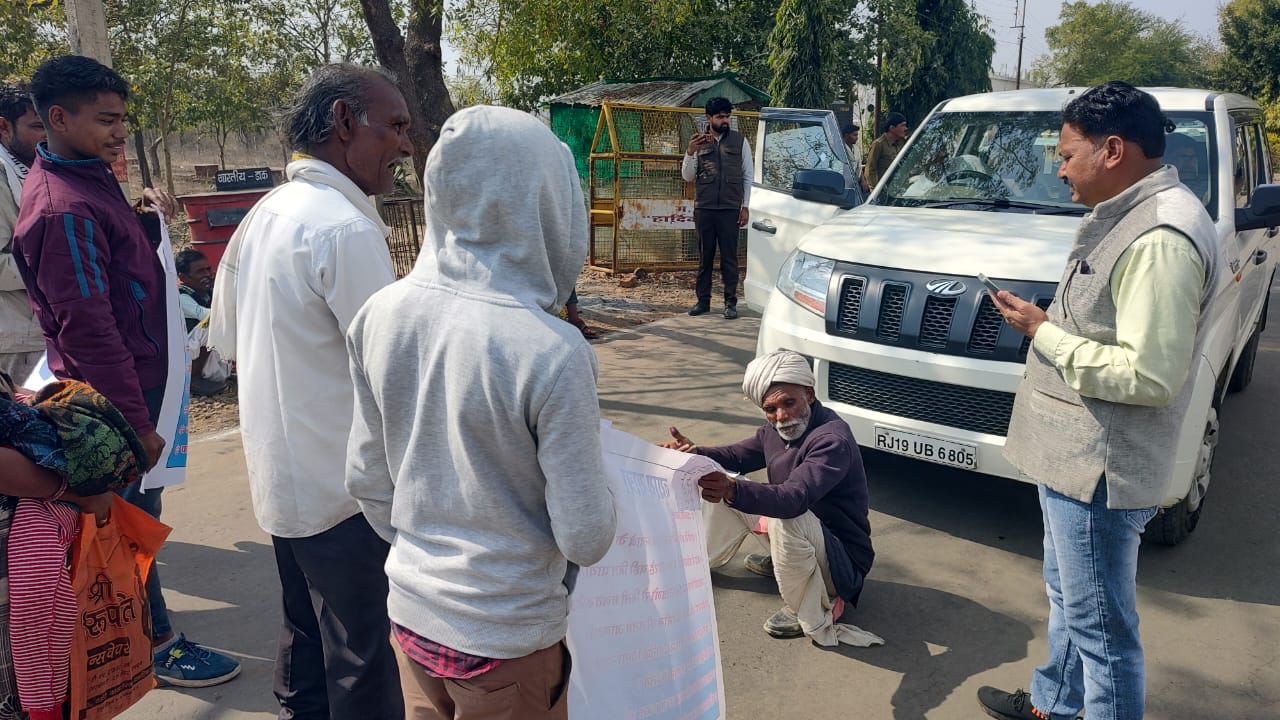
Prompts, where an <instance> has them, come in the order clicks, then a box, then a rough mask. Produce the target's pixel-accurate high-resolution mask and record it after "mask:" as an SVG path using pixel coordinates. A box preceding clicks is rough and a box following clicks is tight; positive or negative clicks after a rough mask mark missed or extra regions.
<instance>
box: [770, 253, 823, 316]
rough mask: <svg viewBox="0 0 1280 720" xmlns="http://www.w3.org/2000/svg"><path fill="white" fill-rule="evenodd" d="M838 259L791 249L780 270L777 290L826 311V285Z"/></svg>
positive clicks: (812, 309) (815, 311)
mask: <svg viewBox="0 0 1280 720" xmlns="http://www.w3.org/2000/svg"><path fill="white" fill-rule="evenodd" d="M835 267H836V261H835V260H828V259H826V258H820V257H818V256H816V255H809V254H807V253H802V252H800V251H799V250H795V251H792V253H791V254H790V255H788V256H787V259H786V261H785V262H783V263H782V269H781V270H780V271H779V272H778V290H779V291H781V292H782V294H783V295H786V296H787V299H788V300H791V301H792V302H794V303H796V304H797V305H799V306H800V307H802V308H804V309H805V310H808V311H809V312H811V313H813V314H815V315H819V316H824V315H826V314H827V287H828V286H829V285H830V284H831V273H832V272H833V271H834V270H835Z"/></svg>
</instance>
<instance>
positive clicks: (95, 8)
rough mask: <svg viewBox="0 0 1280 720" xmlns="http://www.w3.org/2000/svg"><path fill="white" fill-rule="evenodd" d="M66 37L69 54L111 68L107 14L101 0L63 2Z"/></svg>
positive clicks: (67, 0)
mask: <svg viewBox="0 0 1280 720" xmlns="http://www.w3.org/2000/svg"><path fill="white" fill-rule="evenodd" d="M65 3H66V6H67V36H68V38H70V40H71V52H72V53H73V54H76V55H84V56H86V57H91V58H93V59H94V60H97V61H98V62H100V63H102V64H103V65H106V66H107V67H111V45H110V44H109V43H108V42H107V12H106V10H105V9H104V8H103V5H102V0H65Z"/></svg>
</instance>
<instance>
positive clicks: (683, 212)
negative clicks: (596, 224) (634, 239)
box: [618, 198, 694, 230]
mask: <svg viewBox="0 0 1280 720" xmlns="http://www.w3.org/2000/svg"><path fill="white" fill-rule="evenodd" d="M618 208H619V210H620V211H621V212H622V216H621V217H619V218H618V229H619V230H693V229H694V227H693V201H692V200H680V199H676V198H625V199H622V200H619V201H618Z"/></svg>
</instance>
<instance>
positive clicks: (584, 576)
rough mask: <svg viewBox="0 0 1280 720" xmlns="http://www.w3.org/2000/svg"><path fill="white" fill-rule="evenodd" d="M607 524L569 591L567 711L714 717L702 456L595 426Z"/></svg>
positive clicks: (613, 717)
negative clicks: (610, 498)
mask: <svg viewBox="0 0 1280 720" xmlns="http://www.w3.org/2000/svg"><path fill="white" fill-rule="evenodd" d="M601 441H602V444H603V446H604V458H605V467H606V470H607V471H608V474H609V483H610V486H611V487H612V488H613V493H614V497H615V498H616V507H617V512H618V528H617V531H616V532H615V534H614V543H613V547H612V548H610V550H609V552H608V554H607V555H605V557H604V559H603V560H601V561H600V562H599V563H597V564H595V565H593V566H591V567H586V568H582V569H581V570H580V571H579V573H578V579H577V585H576V587H575V589H574V592H573V594H572V595H571V596H570V610H569V635H568V638H567V639H566V642H567V643H568V645H569V649H570V651H571V653H572V654H573V673H572V675H571V676H570V681H569V718H570V720H600V719H601V718H610V720H723V718H724V717H725V697H724V680H723V674H722V671H721V664H720V638H719V633H718V631H717V629H716V611H715V603H714V601H713V599H712V588H711V570H710V567H709V566H708V563H707V543H706V533H705V530H704V528H703V525H702V512H701V499H700V493H699V491H698V487H697V479H698V478H699V477H701V476H702V475H703V474H705V473H707V472H710V471H712V470H717V469H719V467H718V466H717V465H716V464H715V463H714V462H712V461H711V460H709V459H707V458H704V457H701V456H697V455H687V454H684V453H680V452H676V451H675V450H667V449H665V448H660V447H657V446H656V445H654V444H652V443H649V442H646V441H644V440H641V439H640V438H637V437H635V436H632V435H628V434H626V433H624V432H620V431H617V430H613V429H612V428H608V427H606V428H602V430H601Z"/></svg>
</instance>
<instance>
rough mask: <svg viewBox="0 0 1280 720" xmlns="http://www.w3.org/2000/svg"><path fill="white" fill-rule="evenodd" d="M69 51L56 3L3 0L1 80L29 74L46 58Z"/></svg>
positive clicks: (0, 10) (0, 14)
mask: <svg viewBox="0 0 1280 720" xmlns="http://www.w3.org/2000/svg"><path fill="white" fill-rule="evenodd" d="M66 52H70V47H69V46H68V44H67V32H66V15H65V14H64V13H63V10H62V8H61V7H59V6H57V4H56V3H49V2H34V0H0V81H3V80H7V79H11V78H29V77H31V73H32V72H34V71H35V69H36V66H38V65H39V64H40V63H41V62H42V61H44V59H45V58H48V57H52V56H54V55H58V54H60V53H66Z"/></svg>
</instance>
